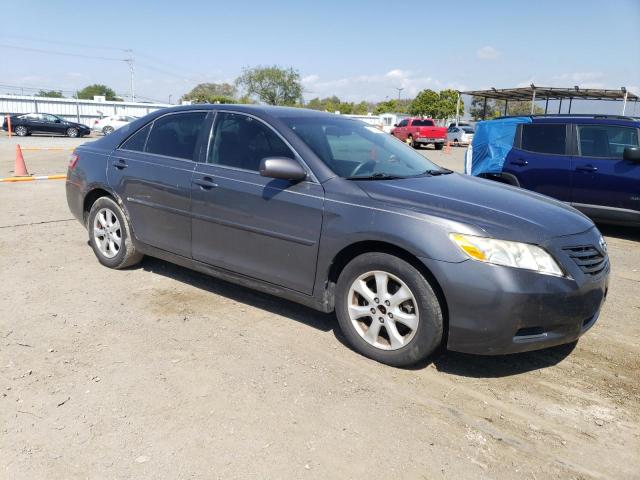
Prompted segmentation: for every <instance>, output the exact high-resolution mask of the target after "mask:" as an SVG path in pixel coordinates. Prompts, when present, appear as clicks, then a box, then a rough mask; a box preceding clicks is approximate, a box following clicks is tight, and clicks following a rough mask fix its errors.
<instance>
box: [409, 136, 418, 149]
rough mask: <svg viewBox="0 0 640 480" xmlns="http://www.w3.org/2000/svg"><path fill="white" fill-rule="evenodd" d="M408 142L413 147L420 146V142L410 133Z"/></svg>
mask: <svg viewBox="0 0 640 480" xmlns="http://www.w3.org/2000/svg"><path fill="white" fill-rule="evenodd" d="M407 143H408V144H409V146H411V147H412V148H418V144H417V143H416V142H415V140H414V139H413V135H409V136H408V137H407Z"/></svg>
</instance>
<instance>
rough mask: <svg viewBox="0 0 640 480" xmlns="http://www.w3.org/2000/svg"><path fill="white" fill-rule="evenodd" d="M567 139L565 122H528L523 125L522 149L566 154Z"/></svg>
mask: <svg viewBox="0 0 640 480" xmlns="http://www.w3.org/2000/svg"><path fill="white" fill-rule="evenodd" d="M566 140H567V127H566V125H565V124H545V123H538V124H536V123H527V124H523V125H522V142H521V148H522V150H527V151H529V152H536V153H546V154H551V155H564V154H565V151H566V149H565V144H566Z"/></svg>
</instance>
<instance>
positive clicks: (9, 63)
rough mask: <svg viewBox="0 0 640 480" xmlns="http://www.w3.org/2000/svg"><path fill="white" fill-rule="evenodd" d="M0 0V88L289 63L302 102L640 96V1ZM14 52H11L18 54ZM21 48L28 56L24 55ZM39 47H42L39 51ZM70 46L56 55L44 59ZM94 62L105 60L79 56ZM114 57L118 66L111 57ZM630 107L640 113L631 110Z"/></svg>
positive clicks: (152, 80)
mask: <svg viewBox="0 0 640 480" xmlns="http://www.w3.org/2000/svg"><path fill="white" fill-rule="evenodd" d="M17 5H18V4H16V3H15V2H10V1H8V0H0V11H2V12H3V13H2V16H3V22H2V28H1V29H0V85H2V86H0V91H2V92H3V93H4V92H9V91H12V92H16V90H15V89H13V90H12V89H10V88H8V87H6V86H5V85H16V86H23V87H38V88H40V87H46V88H52V89H62V90H75V89H78V88H82V87H83V86H85V85H87V84H90V83H105V84H107V85H109V86H111V87H112V88H114V89H115V90H116V91H117V92H118V93H119V94H122V95H128V94H129V70H128V67H127V65H126V64H125V63H124V62H122V61H119V60H117V59H121V58H125V57H126V55H127V54H126V53H125V52H124V51H123V50H124V49H133V52H134V55H135V64H136V74H135V84H136V87H135V88H136V94H137V96H139V97H144V98H145V99H153V100H158V101H163V102H166V101H167V100H168V99H169V95H172V101H174V102H175V101H176V100H177V99H178V98H179V97H180V95H182V94H183V93H185V92H186V91H188V90H190V89H191V88H192V87H193V86H194V85H195V84H196V83H199V82H204V81H210V82H221V81H232V80H233V79H234V78H235V77H237V76H238V75H239V73H240V72H241V70H242V68H243V67H245V66H255V65H272V64H278V65H281V66H287V67H288V66H292V67H294V68H295V69H297V70H299V72H300V74H301V76H302V78H303V84H304V87H305V92H306V93H305V97H306V98H307V99H309V98H312V97H315V96H328V95H332V94H336V95H338V96H339V97H341V98H342V99H344V100H349V101H359V100H367V101H377V100H384V99H385V98H386V97H390V98H396V97H397V95H398V92H397V90H396V87H400V88H404V90H403V91H402V96H403V97H407V96H413V95H415V94H416V93H417V92H418V91H419V90H421V89H423V88H432V89H435V90H439V89H441V88H446V87H451V88H457V89H481V88H488V87H492V86H493V87H497V88H501V87H512V86H521V85H528V84H530V83H532V82H533V83H535V84H537V85H541V86H574V85H579V86H582V87H594V88H600V87H603V88H619V87H620V86H623V85H625V86H627V87H629V88H630V89H631V90H632V91H634V92H635V93H638V94H640V0H606V1H595V0H592V1H589V0H582V1H573V0H568V1H564V0H554V1H547V0H536V1H501V0H496V1H490V0H484V1H480V0H475V1H467V0H457V1H455V2H445V1H439V2H426V1H407V2H394V1H392V0H387V1H377V0H371V1H364V0H363V1H359V0H358V1H356V0H354V1H349V0H338V1H335V0H323V1H314V2H305V1H304V0H297V1H277V0H272V1H264V0H262V1H253V0H241V1H236V2H230V1H225V2H218V1H204V0H201V1H196V0H182V1H179V2H176V1H165V0H158V1H153V2H152V1H134V0H130V1H120V0H110V1H109V2H95V1H94V2H91V1H90V2H78V1H77V0H74V1H65V0H60V1H52V0H32V1H29V0H27V1H23V2H20V3H19V7H18V6H17ZM12 47H22V48H23V49H17V48H12ZM27 49H29V50H27ZM36 50H47V52H41V51H36ZM52 51H55V52H61V53H73V54H76V55H77V56H66V55H58V54H53V53H51V52H52ZM87 57H104V58H87ZM108 58H114V59H116V60H109V59H108ZM637 113H640V112H637Z"/></svg>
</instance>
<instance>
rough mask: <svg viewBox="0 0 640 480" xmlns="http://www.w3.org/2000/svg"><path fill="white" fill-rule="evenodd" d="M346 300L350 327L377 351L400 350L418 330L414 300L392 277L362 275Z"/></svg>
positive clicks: (405, 287) (397, 280)
mask: <svg viewBox="0 0 640 480" xmlns="http://www.w3.org/2000/svg"><path fill="white" fill-rule="evenodd" d="M347 299H348V300H347V301H348V305H347V308H348V311H349V318H350V319H351V323H352V324H353V327H354V328H355V329H356V332H358V334H359V335H360V336H361V337H362V338H363V339H364V340H365V341H366V342H367V343H369V344H370V345H373V346H374V347H376V348H379V349H381V350H397V349H399V348H402V347H404V346H405V345H407V344H408V343H409V342H410V341H411V340H412V339H413V337H414V336H415V334H416V331H417V330H418V324H419V321H420V316H419V312H418V303H417V302H416V298H415V296H414V295H413V292H412V291H411V289H410V288H409V287H408V286H407V284H406V283H404V282H403V281H402V280H400V279H399V278H398V277H396V276H395V275H392V274H390V273H388V272H384V271H380V270H375V271H372V272H367V273H364V274H362V275H360V276H359V277H358V278H356V279H355V281H354V282H353V284H352V285H351V288H350V289H349V296H348V297H347Z"/></svg>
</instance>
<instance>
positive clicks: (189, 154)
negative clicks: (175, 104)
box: [145, 112, 207, 160]
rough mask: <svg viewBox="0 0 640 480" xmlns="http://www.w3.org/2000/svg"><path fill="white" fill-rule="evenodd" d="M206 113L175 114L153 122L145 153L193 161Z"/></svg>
mask: <svg viewBox="0 0 640 480" xmlns="http://www.w3.org/2000/svg"><path fill="white" fill-rule="evenodd" d="M206 115H207V114H206V112H187V113H173V114H170V115H165V116H164V117H160V118H158V119H157V120H155V121H154V122H153V127H152V128H151V132H150V133H149V138H148V139H147V145H146V147H145V152H147V153H154V154H156V155H164V156H167V157H175V158H183V159H185V160H193V159H194V158H193V157H194V154H195V149H196V143H197V141H198V135H199V134H200V130H201V129H202V125H203V123H204V119H205V117H206Z"/></svg>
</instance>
